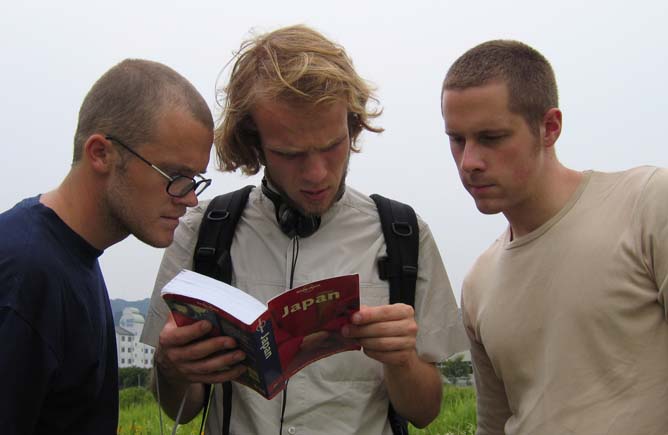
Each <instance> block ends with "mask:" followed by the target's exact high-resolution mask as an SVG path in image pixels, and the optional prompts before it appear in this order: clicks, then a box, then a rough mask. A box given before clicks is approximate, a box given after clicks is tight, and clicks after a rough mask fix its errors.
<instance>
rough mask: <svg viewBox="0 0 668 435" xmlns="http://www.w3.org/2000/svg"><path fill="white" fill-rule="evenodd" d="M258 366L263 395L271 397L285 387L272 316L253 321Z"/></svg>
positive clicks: (264, 316)
mask: <svg viewBox="0 0 668 435" xmlns="http://www.w3.org/2000/svg"><path fill="white" fill-rule="evenodd" d="M253 327H254V331H253V339H254V342H255V360H256V367H257V370H258V372H259V376H260V378H261V384H262V386H263V390H264V392H263V395H264V396H266V397H268V398H271V397H273V396H274V395H275V394H276V393H277V392H278V391H280V390H282V389H283V387H284V380H283V376H282V373H283V370H282V367H281V360H280V356H279V353H278V346H277V344H276V338H275V336H274V328H273V323H272V320H271V317H269V316H268V315H263V316H261V317H260V318H259V319H258V320H256V321H255V322H254V323H253Z"/></svg>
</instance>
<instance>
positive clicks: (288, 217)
mask: <svg viewBox="0 0 668 435" xmlns="http://www.w3.org/2000/svg"><path fill="white" fill-rule="evenodd" d="M277 217H278V226H280V227H281V231H283V233H285V235H286V236H288V237H290V238H292V237H294V236H295V235H299V221H300V216H299V214H298V213H297V212H296V211H295V210H294V209H292V208H291V207H289V206H288V205H287V204H285V203H281V205H280V206H279V207H278V214H277Z"/></svg>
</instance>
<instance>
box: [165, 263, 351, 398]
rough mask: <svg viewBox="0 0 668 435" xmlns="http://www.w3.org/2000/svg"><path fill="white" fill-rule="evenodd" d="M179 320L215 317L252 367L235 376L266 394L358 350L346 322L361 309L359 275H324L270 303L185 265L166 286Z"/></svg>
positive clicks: (219, 331)
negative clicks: (320, 362) (346, 333)
mask: <svg viewBox="0 0 668 435" xmlns="http://www.w3.org/2000/svg"><path fill="white" fill-rule="evenodd" d="M161 294H162V297H163V299H164V300H165V302H166V303H167V305H169V307H170V309H171V311H172V315H173V317H174V320H175V321H176V324H177V325H179V326H182V325H189V324H191V323H194V322H196V321H198V320H203V319H205V320H208V321H210V322H211V323H212V324H213V326H214V328H213V330H212V332H211V333H210V335H213V336H216V335H227V336H230V337H234V338H235V339H236V341H237V345H238V346H239V349H241V350H243V351H244V352H245V353H246V359H245V360H244V361H242V362H241V364H244V365H246V366H247V367H248V370H246V371H245V372H244V373H243V374H242V375H241V376H240V377H238V378H237V379H236V381H237V382H240V383H242V384H244V385H246V386H248V387H250V388H252V389H254V390H255V391H257V392H259V393H260V394H262V395H263V396H264V397H266V398H267V399H271V398H272V397H274V396H275V395H276V394H277V393H279V392H280V391H281V390H283V388H285V386H286V385H287V381H288V379H289V378H290V376H292V375H294V374H295V373H297V372H298V371H299V370H301V369H302V368H303V367H305V366H307V365H308V364H310V363H312V362H313V361H316V360H318V359H321V358H324V357H326V356H329V355H332V354H335V353H338V352H343V351H347V350H359V349H360V346H359V345H358V344H357V342H356V341H354V340H352V339H348V338H344V337H343V336H342V335H341V327H343V325H345V324H347V323H349V322H350V317H351V316H352V314H353V313H354V312H356V311H358V310H359V307H360V297H359V275H343V276H337V277H334V278H328V279H323V280H321V281H315V282H312V283H309V284H305V285H303V286H300V287H296V288H293V289H291V290H287V291H285V292H284V293H281V294H280V295H278V296H276V297H274V298H273V299H271V300H269V302H268V304H267V305H265V304H263V303H262V302H260V301H258V300H257V299H255V298H254V297H252V296H251V295H249V294H248V293H246V292H244V291H243V290H239V289H238V288H235V287H232V286H231V285H228V284H226V283H224V282H221V281H218V280H215V279H213V278H210V277H208V276H205V275H201V274H199V273H196V272H193V271H190V270H183V271H181V272H180V273H179V274H178V275H176V276H175V277H174V279H172V280H171V281H170V282H168V283H167V285H165V287H164V288H163V289H162V292H161Z"/></svg>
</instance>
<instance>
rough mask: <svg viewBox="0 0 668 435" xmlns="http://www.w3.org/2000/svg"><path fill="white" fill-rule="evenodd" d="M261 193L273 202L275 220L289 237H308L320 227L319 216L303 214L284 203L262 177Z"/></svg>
mask: <svg viewBox="0 0 668 435" xmlns="http://www.w3.org/2000/svg"><path fill="white" fill-rule="evenodd" d="M262 193H264V194H265V195H266V196H267V198H269V199H270V200H271V202H273V203H274V209H276V221H277V222H278V226H279V227H281V231H283V233H284V234H285V235H286V236H288V237H290V238H293V237H295V236H299V237H301V238H304V237H308V236H310V235H312V234H313V233H315V232H316V231H317V230H318V228H319V227H320V216H304V215H303V214H302V213H301V212H300V211H299V210H296V209H295V208H294V207H292V206H291V205H290V204H288V203H286V202H285V200H284V199H283V196H282V195H280V194H278V193H276V192H274V191H273V190H271V189H270V188H269V186H268V185H267V179H266V178H263V179H262Z"/></svg>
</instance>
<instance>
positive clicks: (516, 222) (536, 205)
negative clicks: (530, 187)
mask: <svg viewBox="0 0 668 435" xmlns="http://www.w3.org/2000/svg"><path fill="white" fill-rule="evenodd" d="M582 176H583V174H582V172H579V171H574V170H572V169H568V168H566V167H565V166H563V165H561V164H559V163H558V162H556V165H554V167H553V168H552V169H551V170H549V171H546V173H544V174H542V180H543V182H542V183H541V184H540V185H539V186H537V188H536V189H534V191H533V192H532V195H531V196H530V198H529V199H527V201H525V203H524V204H521V205H520V206H518V207H515V208H513V209H512V210H508V211H505V212H504V215H505V216H506V219H508V223H509V224H510V230H511V239H515V238H517V237H521V236H524V235H526V234H529V233H530V232H532V231H533V230H535V229H537V228H538V227H540V226H541V225H543V224H544V223H545V222H547V221H548V220H550V219H551V218H552V217H554V216H555V215H556V214H557V213H559V211H560V210H561V209H562V208H563V207H564V206H565V205H566V203H567V202H568V200H569V199H570V198H571V196H572V195H573V194H574V193H575V191H576V190H577V188H578V186H579V185H580V182H581V181H582Z"/></svg>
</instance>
